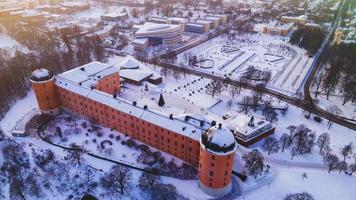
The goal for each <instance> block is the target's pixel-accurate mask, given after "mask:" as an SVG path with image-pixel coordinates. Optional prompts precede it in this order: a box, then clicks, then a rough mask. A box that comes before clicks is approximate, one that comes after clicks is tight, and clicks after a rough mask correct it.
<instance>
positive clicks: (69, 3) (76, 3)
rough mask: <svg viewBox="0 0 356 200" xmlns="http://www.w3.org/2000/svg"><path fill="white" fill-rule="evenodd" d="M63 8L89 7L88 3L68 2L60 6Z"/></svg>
mask: <svg viewBox="0 0 356 200" xmlns="http://www.w3.org/2000/svg"><path fill="white" fill-rule="evenodd" d="M60 5H61V6H63V7H80V6H87V5H89V4H88V3H86V2H80V1H66V2H63V3H61V4H60Z"/></svg>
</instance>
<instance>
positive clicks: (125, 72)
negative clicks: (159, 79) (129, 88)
mask: <svg viewBox="0 0 356 200" xmlns="http://www.w3.org/2000/svg"><path fill="white" fill-rule="evenodd" d="M152 74H153V73H152V72H147V71H143V70H136V69H122V70H120V77H122V78H124V79H129V80H133V81H136V82H140V81H142V80H144V79H145V78H147V77H149V76H151V75H152Z"/></svg>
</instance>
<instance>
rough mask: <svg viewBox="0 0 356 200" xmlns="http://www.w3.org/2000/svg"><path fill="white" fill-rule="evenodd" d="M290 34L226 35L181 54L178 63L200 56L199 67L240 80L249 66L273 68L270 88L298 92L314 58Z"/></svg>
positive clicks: (262, 69)
mask: <svg viewBox="0 0 356 200" xmlns="http://www.w3.org/2000/svg"><path fill="white" fill-rule="evenodd" d="M288 39H289V38H288V37H281V36H272V35H268V34H261V33H257V34H242V35H237V39H235V40H234V39H232V40H230V39H228V37H227V35H222V36H219V37H216V38H214V39H211V40H209V41H207V42H205V43H203V44H200V45H198V46H197V47H194V48H192V49H190V50H187V51H185V52H183V53H181V54H179V55H178V57H177V61H176V63H177V64H179V65H185V66H188V60H189V59H188V58H189V57H192V56H196V57H197V60H198V61H202V60H203V61H204V62H199V63H198V64H197V65H198V66H197V67H196V68H201V69H200V70H203V71H205V72H209V73H212V72H214V73H215V74H219V75H225V74H226V75H228V76H229V77H230V78H232V79H239V77H241V76H242V75H244V73H246V72H247V71H248V68H249V67H251V66H252V67H254V69H257V70H260V71H270V72H271V75H272V78H271V82H270V84H269V87H270V88H273V89H276V90H279V91H281V92H283V93H286V94H289V95H292V94H294V93H295V92H296V91H297V90H298V88H299V86H300V84H301V83H302V81H303V78H304V76H305V74H306V73H307V71H308V69H309V67H310V64H311V62H312V59H310V58H309V57H308V56H307V55H306V51H305V50H303V49H301V48H298V47H296V46H292V45H290V44H288V43H287V41H288Z"/></svg>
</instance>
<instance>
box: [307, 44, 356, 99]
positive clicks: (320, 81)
mask: <svg viewBox="0 0 356 200" xmlns="http://www.w3.org/2000/svg"><path fill="white" fill-rule="evenodd" d="M355 55H356V45H355V44H352V43H343V42H342V43H334V44H333V45H332V46H331V47H330V49H329V56H328V61H327V68H326V69H325V70H324V71H323V72H322V73H320V74H319V75H318V76H317V77H316V78H315V80H314V86H315V87H316V90H315V95H314V97H315V98H316V97H317V96H318V94H319V93H321V92H323V93H325V95H326V98H327V99H329V97H330V95H331V94H333V93H334V92H336V91H339V93H340V94H341V95H342V97H343V105H344V104H346V103H347V102H349V101H351V102H355V101H356V87H355V85H356V66H355V63H356V57H355ZM338 88H339V89H338Z"/></svg>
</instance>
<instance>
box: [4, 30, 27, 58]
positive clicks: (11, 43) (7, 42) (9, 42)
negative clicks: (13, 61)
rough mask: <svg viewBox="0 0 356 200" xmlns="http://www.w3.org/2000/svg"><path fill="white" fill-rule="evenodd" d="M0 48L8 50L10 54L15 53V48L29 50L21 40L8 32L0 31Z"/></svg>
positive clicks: (23, 50)
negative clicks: (17, 39) (7, 33)
mask: <svg viewBox="0 0 356 200" xmlns="http://www.w3.org/2000/svg"><path fill="white" fill-rule="evenodd" d="M0 49H5V50H7V51H8V52H9V53H10V55H11V54H13V53H15V50H20V51H22V52H25V53H26V52H28V49H27V48H25V47H23V46H22V45H21V44H20V43H19V42H17V41H16V40H15V39H13V38H12V37H10V36H9V35H6V34H1V33H0Z"/></svg>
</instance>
